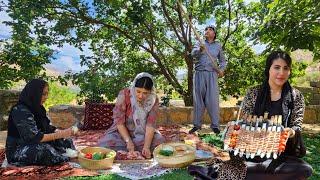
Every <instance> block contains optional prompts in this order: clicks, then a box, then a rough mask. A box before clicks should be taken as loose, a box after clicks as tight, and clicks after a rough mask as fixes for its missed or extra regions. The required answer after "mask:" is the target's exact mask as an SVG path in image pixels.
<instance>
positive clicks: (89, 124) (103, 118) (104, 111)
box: [83, 103, 114, 130]
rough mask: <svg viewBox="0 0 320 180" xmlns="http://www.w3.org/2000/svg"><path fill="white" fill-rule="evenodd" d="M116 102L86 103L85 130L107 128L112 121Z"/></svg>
mask: <svg viewBox="0 0 320 180" xmlns="http://www.w3.org/2000/svg"><path fill="white" fill-rule="evenodd" d="M113 108H114V104H109V103H86V105H85V114H84V123H83V130H106V129H108V128H109V127H110V126H111V125H112V123H113V119H112V114H113V113H112V110H113Z"/></svg>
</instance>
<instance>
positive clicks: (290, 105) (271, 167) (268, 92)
mask: <svg viewBox="0 0 320 180" xmlns="http://www.w3.org/2000/svg"><path fill="white" fill-rule="evenodd" d="M290 73H291V57H290V56H289V55H288V54H287V53H285V52H283V51H275V52H272V53H271V54H270V55H269V56H268V58H267V61H266V66H265V71H264V75H265V81H264V82H263V84H262V85H260V86H257V87H254V88H252V89H250V90H248V92H247V94H246V96H245V98H244V104H243V110H244V113H245V114H247V115H257V116H258V117H259V116H263V114H264V113H265V112H267V113H268V115H269V118H270V117H271V116H275V115H282V117H283V124H282V125H283V126H284V127H285V131H288V132H289V134H290V138H289V140H288V143H287V146H286V149H285V152H284V153H283V154H282V155H281V156H280V157H279V158H278V159H277V160H273V161H272V160H271V159H268V160H266V159H259V160H257V159H255V160H254V161H253V162H247V166H248V177H250V176H252V174H254V173H259V172H265V173H275V174H277V175H279V176H278V177H279V178H281V179H292V178H293V179H305V178H307V177H309V176H311V174H312V168H311V166H310V165H309V164H307V163H306V162H304V161H303V160H301V159H299V158H298V157H301V156H303V155H304V154H305V149H304V146H303V140H302V136H301V130H302V128H301V126H302V121H303V116H304V109H305V104H304V98H303V95H302V94H301V92H300V91H299V90H297V89H295V88H293V87H291V85H290V83H289V82H288V78H289V76H290ZM298 149H299V151H298V153H297V151H296V150H298ZM303 151H304V152H303ZM252 178H253V179H255V178H258V177H252Z"/></svg>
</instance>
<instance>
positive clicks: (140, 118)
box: [130, 72, 157, 134]
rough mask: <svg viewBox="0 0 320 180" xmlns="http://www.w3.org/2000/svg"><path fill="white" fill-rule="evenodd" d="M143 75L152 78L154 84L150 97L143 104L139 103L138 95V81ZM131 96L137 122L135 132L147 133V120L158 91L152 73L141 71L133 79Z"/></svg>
mask: <svg viewBox="0 0 320 180" xmlns="http://www.w3.org/2000/svg"><path fill="white" fill-rule="evenodd" d="M143 77H148V78H150V79H151V80H152V83H153V86H152V89H151V92H150V94H149V95H148V97H147V98H146V99H145V100H144V101H143V102H142V104H141V105H139V103H138V101H137V97H136V87H135V85H136V82H137V80H138V79H140V78H143ZM130 92H131V96H130V101H131V107H132V112H133V121H134V124H135V127H136V129H135V132H134V134H144V133H145V128H146V124H147V123H146V121H147V115H148V113H149V112H150V110H151V109H152V107H153V105H154V103H155V102H156V98H157V95H156V91H155V83H154V81H153V77H152V75H151V74H149V73H146V72H142V73H139V74H138V75H137V76H136V77H135V78H134V80H133V82H132V84H131V88H130Z"/></svg>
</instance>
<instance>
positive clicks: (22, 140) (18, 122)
mask: <svg viewBox="0 0 320 180" xmlns="http://www.w3.org/2000/svg"><path fill="white" fill-rule="evenodd" d="M48 91H49V86H48V83H47V82H46V81H44V80H40V79H33V80H31V81H30V82H29V83H27V85H26V86H25V87H24V89H23V90H22V92H21V94H20V97H19V102H18V103H17V104H16V105H15V106H13V107H12V109H11V112H10V114H9V119H8V136H7V140H6V157H7V160H8V163H9V164H12V165H16V166H26V165H56V164H60V163H62V162H66V161H69V158H68V157H65V156H63V155H62V154H63V153H65V152H66V148H71V149H74V145H73V142H72V140H71V139H64V138H68V137H70V136H71V135H72V134H73V131H72V129H71V128H69V129H66V130H57V129H56V127H54V126H52V125H50V120H49V119H48V117H47V114H46V110H45V108H44V107H43V103H44V102H45V101H46V100H47V98H48Z"/></svg>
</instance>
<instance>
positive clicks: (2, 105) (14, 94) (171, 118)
mask: <svg viewBox="0 0 320 180" xmlns="http://www.w3.org/2000/svg"><path fill="white" fill-rule="evenodd" d="M313 90H314V89H313ZM317 92H320V91H319V89H317ZM314 93H315V92H314ZM19 94H20V92H19V91H4V90H0V130H6V129H7V120H8V113H9V110H10V108H11V107H12V106H13V105H14V104H15V103H16V102H17V100H18V98H19ZM316 95H317V93H316ZM315 97H316V98H317V97H318V96H315ZM237 110H238V107H222V108H221V109H220V121H221V124H224V123H226V122H228V121H229V120H230V119H233V114H234V111H237ZM49 117H50V118H51V121H52V123H53V124H54V125H56V126H57V127H60V128H67V127H70V126H72V125H73V124H74V123H76V122H77V121H80V122H82V121H83V119H84V107H83V106H69V105H59V106H54V107H51V108H50V109H49ZM192 117H193V107H169V108H168V107H161V108H160V109H159V117H158V124H175V123H177V124H190V123H192ZM204 123H210V118H209V115H208V113H207V112H205V114H204ZM304 123H309V124H313V123H320V105H309V106H306V112H305V117H304Z"/></svg>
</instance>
